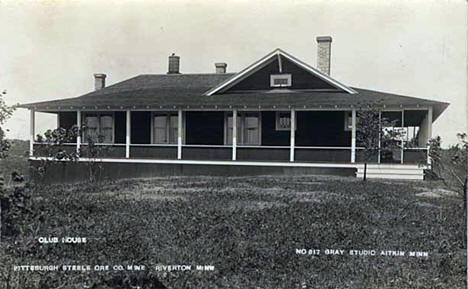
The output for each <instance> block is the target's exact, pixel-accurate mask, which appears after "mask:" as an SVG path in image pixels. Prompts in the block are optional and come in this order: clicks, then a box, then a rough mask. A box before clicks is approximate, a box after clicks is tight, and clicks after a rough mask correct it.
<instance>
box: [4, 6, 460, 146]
mask: <svg viewBox="0 0 468 289" xmlns="http://www.w3.org/2000/svg"><path fill="white" fill-rule="evenodd" d="M467 11H468V10H467V4H466V1H464V0H447V1H442V0H432V1H431V0H420V1H416V0H414V1H408V0H401V1H400V0H385V1H383V0H375V1H366V0H360V1H345V0H342V1H330V0H326V1H299V0H283V1H271V0H270V1H260V0H259V1H247V0H243V1H242V0H237V1H233V0H225V1H215V0H210V1H194V0H191V1H183V0H175V1H167V0H166V1H158V0H155V1H138V0H134V1H117V0H115V1H114V0H108V1H98V0H95V1H92V0H88V1H85V0H82V1H73V0H67V1H65V0H63V1H60V0H56V1H38V0H36V1H21V0H19V1H18V0H0V39H2V44H1V46H0V90H4V89H5V90H6V91H7V94H6V96H5V97H6V101H7V103H9V104H16V103H28V102H36V101H44V100H52V99H61V98H68V97H76V96H79V95H82V94H84V93H87V92H90V91H92V90H93V86H94V80H93V73H98V72H99V73H106V74H107V84H108V85H109V84H113V83H116V82H119V81H122V80H125V79H128V78H131V77H133V76H136V75H138V74H146V73H166V71H167V57H168V56H169V55H170V54H171V53H176V54H177V55H179V56H180V57H181V72H182V73H196V72H214V71H215V66H214V63H215V62H226V63H227V64H228V66H227V70H228V72H237V71H240V70H242V69H243V68H245V67H246V66H248V65H249V64H251V63H252V62H254V61H256V60H257V59H259V58H261V57H263V56H264V55H266V54H267V53H269V52H271V51H272V50H274V49H275V48H281V49H283V50H285V51H286V52H288V53H290V54H292V55H294V56H296V57H297V58H299V59H300V60H302V61H304V62H306V63H309V64H311V65H312V66H315V64H316V53H317V51H316V48H317V45H316V41H315V38H316V37H317V36H324V35H327V36H332V37H333V42H332V59H331V76H332V77H333V78H335V79H337V80H338V81H340V82H342V83H344V84H346V85H348V86H352V87H359V88H367V89H373V90H379V91H385V92H391V93H397V94H403V95H408V96H416V97H422V98H427V99H432V100H439V101H445V102H450V106H449V108H448V109H447V110H446V111H445V112H444V113H443V114H442V115H441V116H440V118H439V119H438V120H437V121H436V122H435V124H434V127H433V136H436V135H440V136H441V137H442V140H443V143H444V144H445V145H449V144H453V143H455V142H456V141H457V138H456V134H457V133H458V132H463V131H467V107H468V105H467V23H468V22H467ZM55 125H56V118H55V117H54V116H52V115H48V114H43V113H38V114H37V123H36V132H38V133H40V132H43V131H44V130H45V129H47V128H54V126H55ZM6 127H7V128H8V129H9V130H10V131H9V132H8V137H10V138H20V139H27V138H28V135H29V113H28V111H27V110H25V109H18V110H17V111H16V112H15V114H14V116H13V117H12V118H11V119H10V120H9V121H8V123H7V124H6Z"/></svg>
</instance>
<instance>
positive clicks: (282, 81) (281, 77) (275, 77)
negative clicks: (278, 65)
mask: <svg viewBox="0 0 468 289" xmlns="http://www.w3.org/2000/svg"><path fill="white" fill-rule="evenodd" d="M291 84H292V80H291V74H272V75H270V86H271V87H290V86H291Z"/></svg>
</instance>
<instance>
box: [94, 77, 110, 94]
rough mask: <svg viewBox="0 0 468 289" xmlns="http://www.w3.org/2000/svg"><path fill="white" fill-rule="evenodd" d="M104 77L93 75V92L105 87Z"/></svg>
mask: <svg viewBox="0 0 468 289" xmlns="http://www.w3.org/2000/svg"><path fill="white" fill-rule="evenodd" d="M106 76H107V75H105V74H104V73H95V74H94V90H99V89H103V88H104V87H106Z"/></svg>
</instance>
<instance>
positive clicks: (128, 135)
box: [125, 109, 132, 159]
mask: <svg viewBox="0 0 468 289" xmlns="http://www.w3.org/2000/svg"><path fill="white" fill-rule="evenodd" d="M131 117H132V113H131V111H130V110H129V109H127V115H126V118H125V119H126V129H125V158H127V159H128V158H130V140H131V129H132V119H131Z"/></svg>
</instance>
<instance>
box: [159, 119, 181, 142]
mask: <svg viewBox="0 0 468 289" xmlns="http://www.w3.org/2000/svg"><path fill="white" fill-rule="evenodd" d="M178 123H179V121H178V116H177V114H175V113H170V112H158V113H154V114H153V143H155V144H175V143H177V136H178V130H179V128H178Z"/></svg>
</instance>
